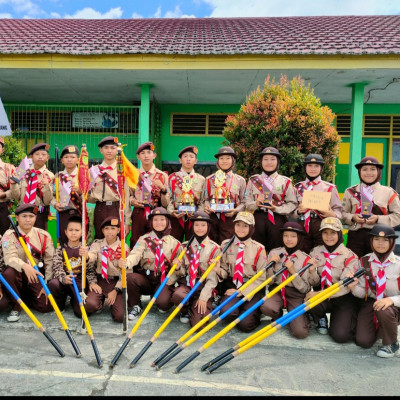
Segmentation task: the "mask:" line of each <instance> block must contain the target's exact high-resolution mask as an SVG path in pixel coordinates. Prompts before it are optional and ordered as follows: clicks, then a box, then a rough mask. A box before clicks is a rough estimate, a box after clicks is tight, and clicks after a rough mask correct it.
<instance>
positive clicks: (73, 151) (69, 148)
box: [60, 145, 79, 158]
mask: <svg viewBox="0 0 400 400" xmlns="http://www.w3.org/2000/svg"><path fill="white" fill-rule="evenodd" d="M66 154H76V155H77V156H79V149H78V147H76V146H75V145H69V146H65V147H64V148H63V149H62V151H61V155H60V158H63V157H64V156H65V155H66Z"/></svg>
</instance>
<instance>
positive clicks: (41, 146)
mask: <svg viewBox="0 0 400 400" xmlns="http://www.w3.org/2000/svg"><path fill="white" fill-rule="evenodd" d="M49 148H50V145H49V144H47V143H37V144H35V145H34V146H33V147H32V148H31V151H30V152H29V155H30V156H31V155H33V153H35V152H36V151H39V150H44V151H47V153H48V152H49Z"/></svg>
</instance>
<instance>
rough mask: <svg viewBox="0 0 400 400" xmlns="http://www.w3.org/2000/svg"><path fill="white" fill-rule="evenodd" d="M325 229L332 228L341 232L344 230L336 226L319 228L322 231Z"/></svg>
mask: <svg viewBox="0 0 400 400" xmlns="http://www.w3.org/2000/svg"><path fill="white" fill-rule="evenodd" d="M324 229H332V230H333V231H335V232H340V231H341V230H342V229H340V228H334V227H333V226H324V227H322V228H319V230H320V231H323V230H324Z"/></svg>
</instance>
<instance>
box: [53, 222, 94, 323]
mask: <svg viewBox="0 0 400 400" xmlns="http://www.w3.org/2000/svg"><path fill="white" fill-rule="evenodd" d="M64 234H65V236H66V238H67V241H66V242H63V243H65V244H64V248H65V251H66V253H67V256H68V259H69V262H70V264H71V268H72V271H73V273H74V277H75V281H76V284H77V286H78V289H79V291H81V290H82V256H84V257H86V255H87V253H88V249H87V248H83V247H82V242H81V238H82V220H81V218H80V217H77V216H72V217H70V218H69V220H68V221H67V223H66V228H65V232H64ZM48 287H49V290H50V292H51V294H52V295H53V297H54V300H55V301H56V303H57V305H58V307H59V308H60V310H64V308H65V302H66V300H67V297H68V296H71V306H72V309H73V310H74V314H75V315H76V316H77V317H79V318H81V317H82V314H81V310H80V307H79V303H78V300H77V298H76V295H75V292H74V288H73V286H72V278H71V275H70V273H69V272H68V268H67V266H66V265H65V260H64V255H63V252H62V249H61V247H57V248H56V250H55V252H54V256H53V279H51V280H50V281H49V283H48Z"/></svg>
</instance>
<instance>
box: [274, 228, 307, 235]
mask: <svg viewBox="0 0 400 400" xmlns="http://www.w3.org/2000/svg"><path fill="white" fill-rule="evenodd" d="M279 230H280V231H281V232H297V233H301V234H302V235H305V234H306V231H303V230H300V229H296V228H290V229H288V228H280V229H279Z"/></svg>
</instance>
